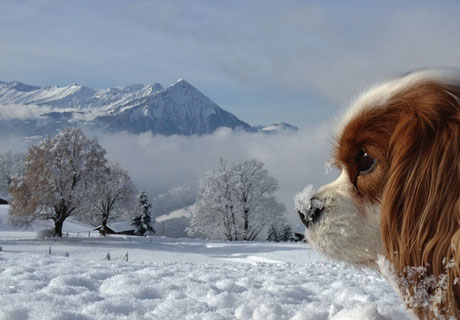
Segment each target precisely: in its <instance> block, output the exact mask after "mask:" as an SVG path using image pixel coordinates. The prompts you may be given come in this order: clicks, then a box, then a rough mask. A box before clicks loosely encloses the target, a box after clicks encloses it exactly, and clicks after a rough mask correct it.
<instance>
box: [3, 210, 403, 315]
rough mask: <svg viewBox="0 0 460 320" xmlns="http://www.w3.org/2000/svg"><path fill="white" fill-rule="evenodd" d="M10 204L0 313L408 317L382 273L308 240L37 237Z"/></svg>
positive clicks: (74, 227) (68, 226)
mask: <svg viewBox="0 0 460 320" xmlns="http://www.w3.org/2000/svg"><path fill="white" fill-rule="evenodd" d="M7 209H8V206H0V246H1V247H2V251H1V252H0V319H11V320H20V319H56V320H57V319H63V320H71V319H197V320H198V319H200V320H201V319H212V320H214V319H264V320H267V319H273V320H279V319H298V320H301V319H409V316H408V314H407V312H406V311H405V309H404V306H403V305H402V304H401V303H400V301H399V298H398V297H397V295H396V294H395V293H394V291H393V288H392V287H391V285H390V284H389V283H388V281H387V280H386V279H385V278H383V277H382V276H381V275H379V274H378V273H376V272H374V271H371V270H364V269H357V268H354V267H351V266H348V265H345V264H343V263H339V262H336V261H332V260H329V259H327V258H325V257H324V256H322V255H320V254H318V253H316V252H315V251H313V250H312V249H310V248H309V247H308V245H306V244H304V243H269V242H220V241H204V240H191V239H170V238H163V237H130V236H111V237H99V236H97V235H96V234H94V233H92V234H91V237H88V230H89V227H87V226H85V225H82V224H80V223H77V222H74V221H72V220H70V221H66V222H65V224H64V227H63V231H64V234H66V233H67V232H69V235H70V237H68V238H67V237H63V238H62V239H57V240H54V239H49V240H40V239H36V231H37V230H41V229H43V228H44V227H46V226H47V225H46V223H43V222H41V223H37V224H35V225H34V226H33V228H32V229H30V230H26V231H24V230H17V229H15V228H13V227H12V226H11V225H9V224H8V222H7V219H6V216H7ZM76 232H79V233H78V234H77V233H76ZM77 235H78V237H77ZM50 251H51V255H50ZM108 253H109V254H110V257H111V258H110V260H108V259H107V254H108ZM127 256H128V259H126V257H127ZM126 260H128V261H126Z"/></svg>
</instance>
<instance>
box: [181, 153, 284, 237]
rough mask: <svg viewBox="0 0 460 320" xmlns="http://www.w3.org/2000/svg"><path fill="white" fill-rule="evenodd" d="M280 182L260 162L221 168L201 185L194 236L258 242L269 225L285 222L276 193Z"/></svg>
mask: <svg viewBox="0 0 460 320" xmlns="http://www.w3.org/2000/svg"><path fill="white" fill-rule="evenodd" d="M277 189H278V182H277V181H276V179H274V178H273V177H270V176H269V175H268V171H267V170H265V169H264V168H263V163H262V162H260V161H257V160H248V161H244V162H234V163H232V164H230V165H229V164H228V163H227V162H226V161H224V160H221V161H220V163H219V165H218V166H217V167H216V168H214V169H212V170H210V171H208V172H207V173H206V175H205V177H204V178H203V179H202V180H201V181H200V186H199V190H198V196H197V208H196V211H195V213H194V214H193V215H192V220H191V223H190V227H189V233H190V234H191V235H204V236H207V237H210V238H221V239H224V240H229V241H233V240H246V241H252V240H255V239H256V237H257V236H258V235H259V233H260V232H261V231H262V230H263V229H264V228H266V227H267V226H268V225H269V224H271V223H274V222H276V221H277V220H280V219H284V217H283V215H282V213H283V212H284V211H285V207H284V205H282V204H280V203H278V202H277V201H276V199H275V197H274V196H273V193H274V192H275V191H276V190H277Z"/></svg>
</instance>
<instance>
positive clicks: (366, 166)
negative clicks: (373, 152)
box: [356, 150, 377, 175]
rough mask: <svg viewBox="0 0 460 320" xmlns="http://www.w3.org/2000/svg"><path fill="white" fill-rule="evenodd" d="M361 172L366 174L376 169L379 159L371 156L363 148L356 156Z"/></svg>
mask: <svg viewBox="0 0 460 320" xmlns="http://www.w3.org/2000/svg"><path fill="white" fill-rule="evenodd" d="M356 163H357V165H358V170H359V174H360V175H362V174H366V173H369V172H371V171H372V169H374V166H375V164H376V163H377V159H375V158H373V157H371V156H370V155H369V154H368V153H367V152H365V151H363V150H361V151H360V152H359V154H358V156H357V158H356Z"/></svg>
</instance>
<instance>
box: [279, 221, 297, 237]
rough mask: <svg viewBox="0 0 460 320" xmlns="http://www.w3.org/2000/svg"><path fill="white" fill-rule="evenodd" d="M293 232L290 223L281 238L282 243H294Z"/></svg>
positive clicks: (286, 225) (285, 226)
mask: <svg viewBox="0 0 460 320" xmlns="http://www.w3.org/2000/svg"><path fill="white" fill-rule="evenodd" d="M293 238H294V237H293V232H292V228H291V225H290V224H289V223H286V224H285V225H284V229H283V233H282V236H281V241H292V240H293Z"/></svg>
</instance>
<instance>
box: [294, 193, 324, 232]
mask: <svg viewBox="0 0 460 320" xmlns="http://www.w3.org/2000/svg"><path fill="white" fill-rule="evenodd" d="M323 210H324V202H323V201H321V200H320V199H318V198H314V197H313V198H311V199H310V205H309V207H308V210H307V212H301V211H297V212H298V214H299V216H300V220H302V223H303V224H304V225H305V226H306V227H307V228H308V227H310V226H311V225H312V224H314V223H315V222H316V221H318V219H319V218H320V217H321V213H322V212H323Z"/></svg>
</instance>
